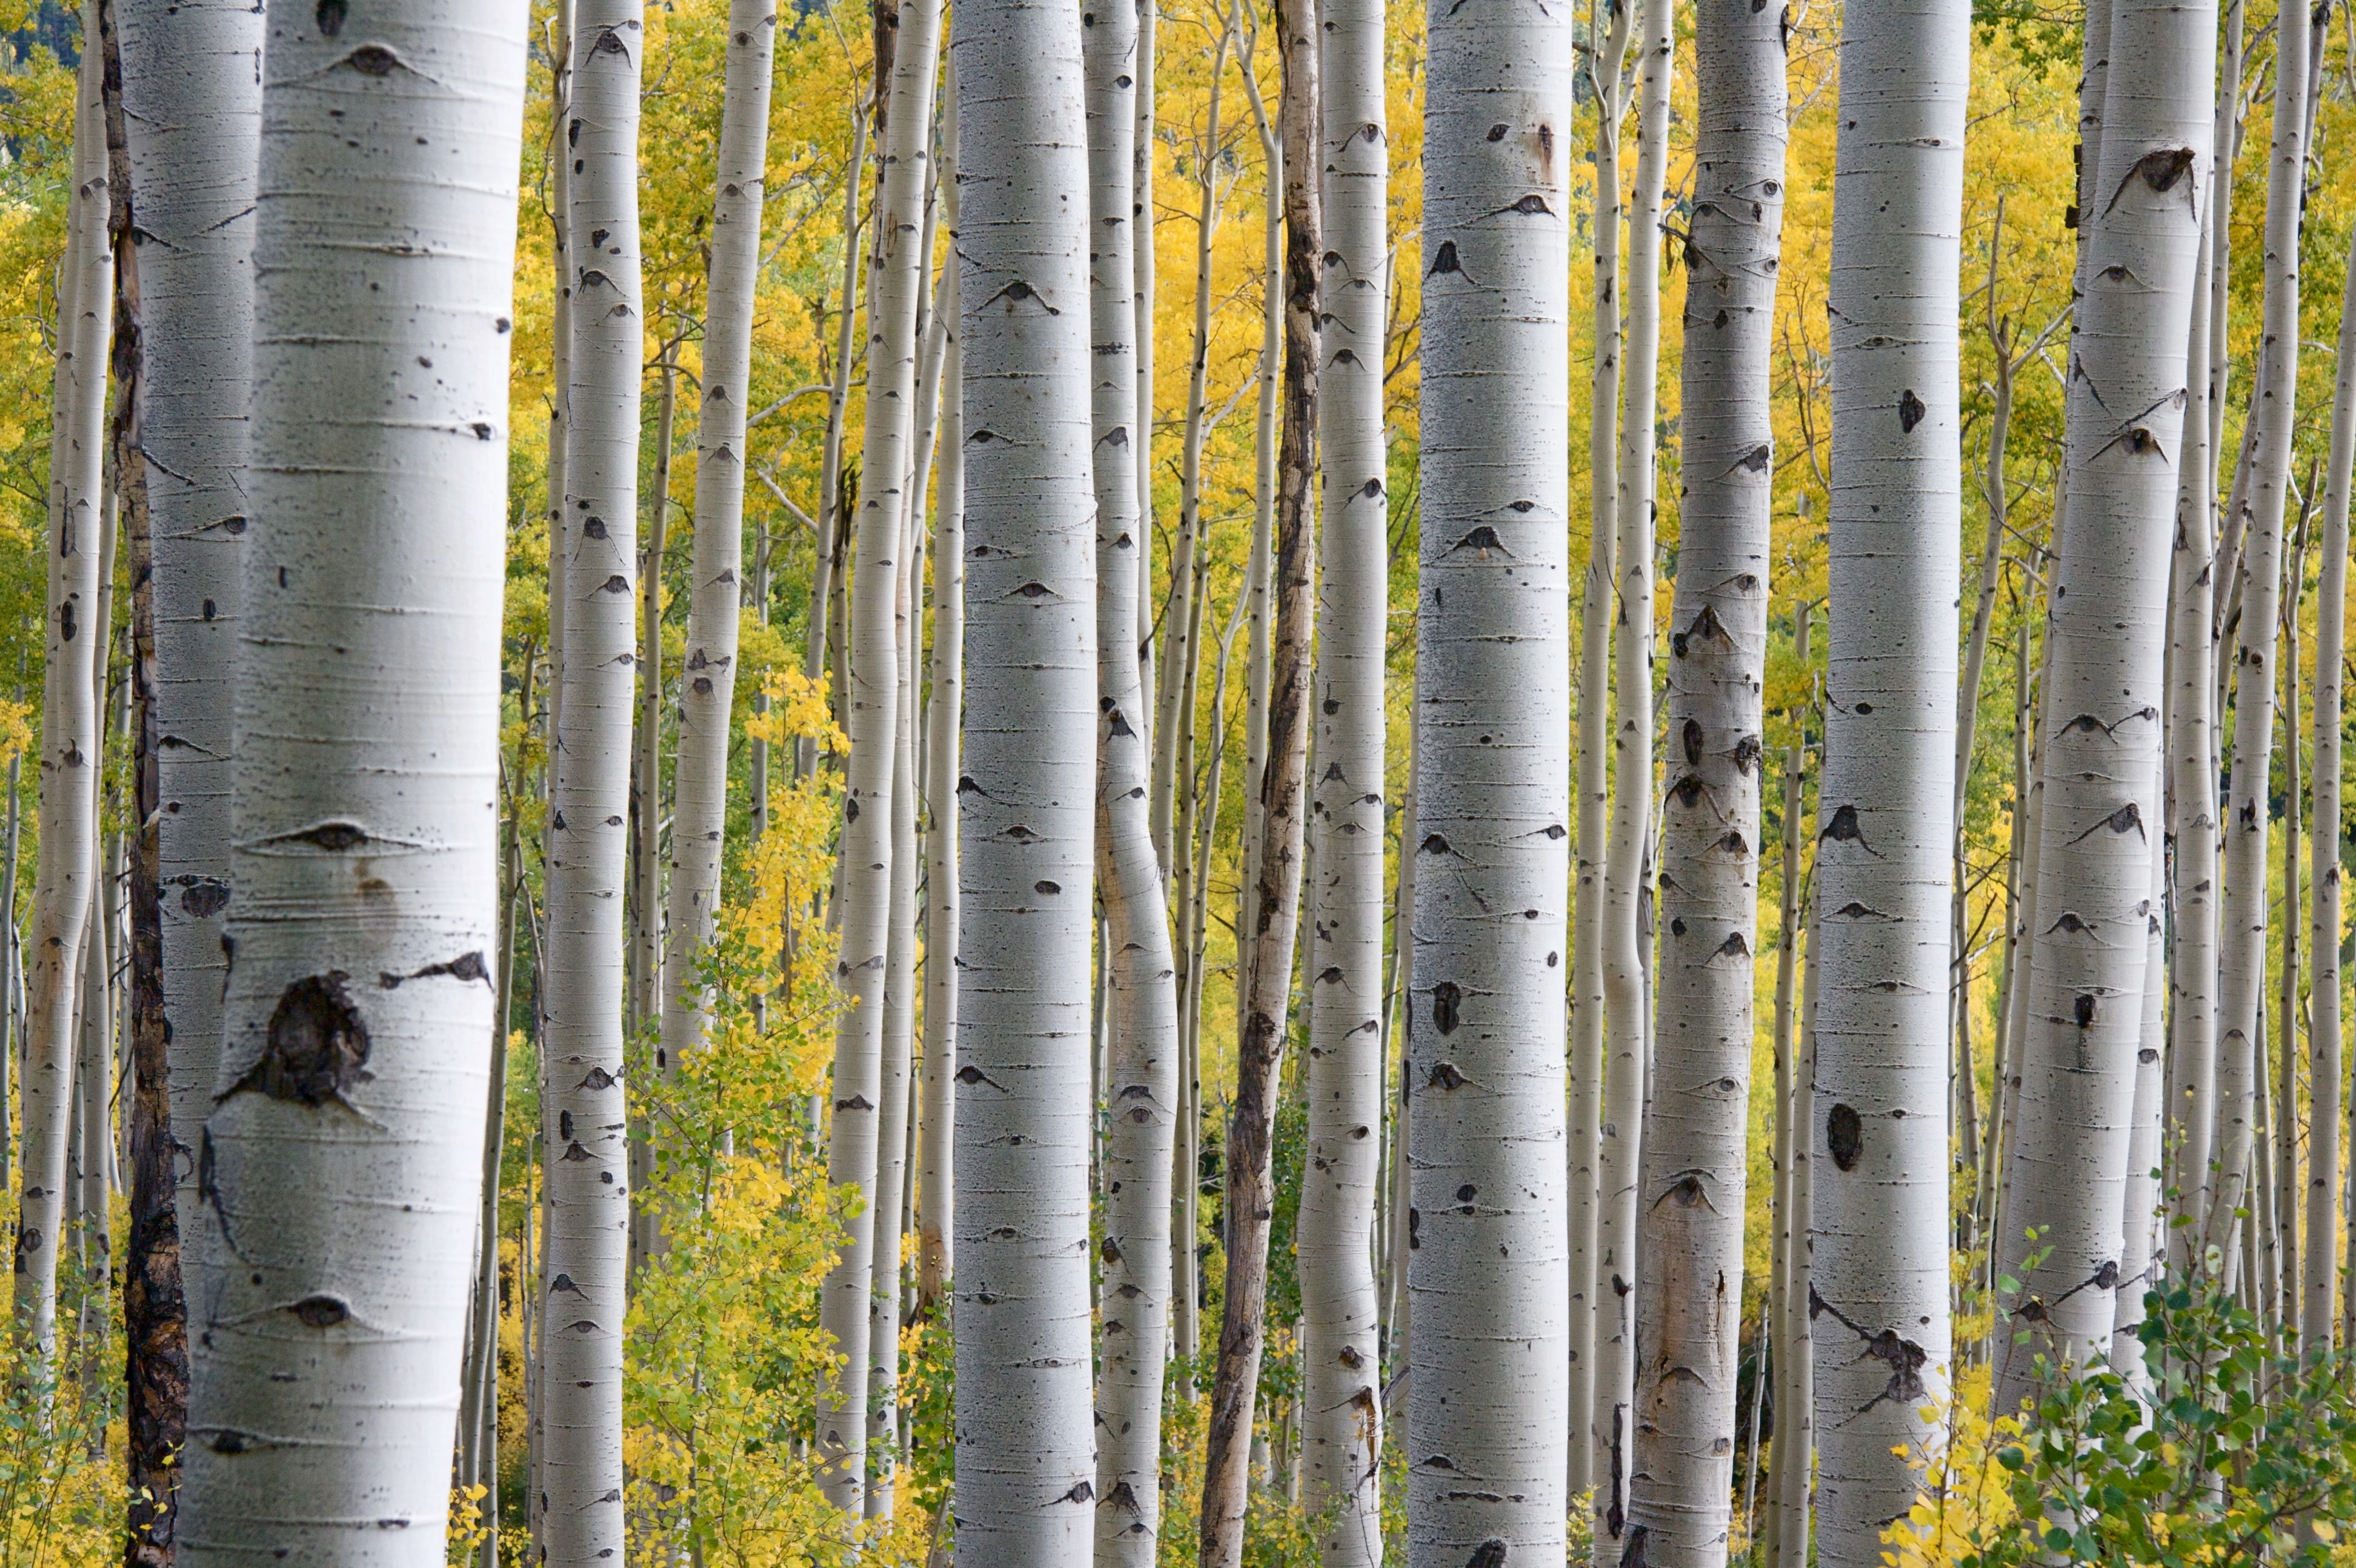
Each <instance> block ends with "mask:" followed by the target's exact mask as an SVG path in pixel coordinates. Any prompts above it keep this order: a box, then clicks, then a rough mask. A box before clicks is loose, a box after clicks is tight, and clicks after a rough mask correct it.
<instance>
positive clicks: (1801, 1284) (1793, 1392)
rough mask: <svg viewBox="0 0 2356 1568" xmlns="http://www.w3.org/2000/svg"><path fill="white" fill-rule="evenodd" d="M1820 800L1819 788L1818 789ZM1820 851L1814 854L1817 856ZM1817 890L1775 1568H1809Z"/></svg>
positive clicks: (1796, 1066)
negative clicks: (1811, 1129) (1810, 1323)
mask: <svg viewBox="0 0 2356 1568" xmlns="http://www.w3.org/2000/svg"><path fill="white" fill-rule="evenodd" d="M1817 798H1818V800H1819V801H1821V800H1822V798H1823V785H1822V784H1818V785H1817ZM1821 852H1822V851H1821V849H1820V850H1819V853H1820V854H1821ZM1823 900H1824V884H1823V883H1822V882H1821V881H1817V882H1815V884H1814V887H1813V890H1812V891H1811V893H1810V895H1809V899H1808V916H1807V919H1808V959H1807V968H1806V970H1805V971H1804V974H1803V976H1802V978H1801V981H1800V1038H1799V1055H1798V1058H1797V1060H1795V1061H1794V1063H1793V1068H1792V1104H1791V1115H1792V1127H1793V1133H1794V1136H1793V1139H1792V1178H1791V1194H1792V1219H1791V1223H1790V1227H1789V1228H1790V1231H1791V1233H1792V1240H1791V1244H1790V1246H1789V1248H1788V1249H1787V1250H1786V1252H1785V1254H1784V1259H1783V1323H1782V1325H1781V1327H1780V1328H1778V1329H1777V1331H1776V1341H1775V1366H1776V1377H1777V1385H1776V1386H1777V1391H1778V1392H1777V1393H1776V1396H1775V1408H1776V1409H1777V1410H1778V1411H1781V1412H1783V1414H1781V1415H1779V1416H1778V1417H1777V1418H1776V1422H1775V1446H1776V1447H1778V1448H1779V1449H1783V1456H1782V1458H1781V1459H1780V1460H1779V1461H1778V1468H1779V1469H1780V1470H1781V1472H1782V1474H1781V1476H1780V1477H1779V1480H1778V1485H1777V1497H1776V1501H1775V1514H1776V1527H1775V1552H1774V1559H1773V1563H1774V1568H1809V1564H1810V1563H1812V1562H1813V1561H1814V1558H1813V1556H1812V1555H1811V1553H1810V1551H1809V1546H1810V1540H1809V1524H1810V1521H1811V1520H1810V1516H1811V1514H1812V1512H1813V1501H1814V1499H1815V1456H1816V1349H1815V1337H1814V1336H1813V1335H1812V1334H1811V1332H1810V1331H1809V1316H1810V1313H1811V1312H1812V1310H1813V1307H1812V1304H1811V1292H1812V1291H1814V1289H1815V1285H1813V1284H1812V1283H1811V1281H1812V1278H1813V1275H1814V1271H1815V1263H1814V1256H1815V1153H1814V1152H1813V1146H1814V1143H1815V1135H1814V1134H1813V1133H1812V1132H1810V1131H1809V1129H1810V1128H1812V1127H1813V1126H1814V1125H1815V1093H1816V1092H1815V1077H1816V1004H1817V1001H1818V998H1819V996H1820V994H1821V991H1820V987H1819V986H1818V983H1817V982H1818V980H1819V979H1820V977H1821V976H1822V975H1823V969H1822V968H1821V966H1820V965H1818V964H1817V963H1816V953H1817V943H1818V941H1819V939H1820V938H1821V937H1822V936H1823V934H1824V902H1823Z"/></svg>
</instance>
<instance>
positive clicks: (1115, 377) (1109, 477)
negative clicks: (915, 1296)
mask: <svg viewBox="0 0 2356 1568" xmlns="http://www.w3.org/2000/svg"><path fill="white" fill-rule="evenodd" d="M1081 27H1082V30H1083V42H1082V48H1083V58H1084V59H1085V61H1086V65H1087V128H1088V142H1087V146H1088V211H1089V216H1090V219H1091V222H1090V224H1089V229H1088V234H1089V240H1090V243H1089V247H1088V301H1089V312H1088V314H1089V325H1090V338H1091V352H1090V354H1089V356H1088V366H1089V368H1088V389H1089V402H1090V433H1091V443H1090V450H1091V451H1092V452H1093V453H1094V463H1093V473H1094V479H1095V495H1096V512H1097V518H1096V556H1097V691H1098V696H1097V708H1098V720H1097V726H1096V737H1097V788H1096V869H1097V885H1098V894H1099V896H1100V897H1101V898H1102V900H1103V901H1104V912H1105V921H1106V925H1107V937H1108V949H1107V958H1108V962H1107V963H1106V964H1105V965H1104V968H1103V979H1104V982H1105V985H1106V986H1107V987H1108V993H1109V995H1108V1008H1107V1022H1108V1025H1109V1027H1110V1029H1111V1034H1112V1042H1111V1044H1112V1049H1111V1051H1110V1053H1109V1056H1108V1060H1107V1061H1106V1063H1105V1073H1104V1085H1103V1087H1104V1093H1103V1098H1102V1102H1101V1103H1102V1104H1104V1105H1105V1106H1106V1108H1107V1111H1108V1120H1107V1123H1106V1131H1105V1142H1104V1193H1105V1199H1104V1238H1103V1241H1102V1243H1101V1245H1100V1248H1099V1253H1098V1255H1099V1257H1100V1258H1101V1260H1102V1268H1103V1272H1102V1275H1101V1279H1100V1285H1099V1288H1100V1293H1101V1298H1102V1301H1103V1304H1104V1310H1103V1313H1102V1339H1101V1340H1100V1343H1099V1345H1098V1357H1099V1362H1100V1365H1101V1368H1102V1371H1101V1375H1100V1381H1099V1382H1098V1391H1097V1433H1098V1439H1097V1442H1098V1448H1097V1470H1096V1562H1097V1564H1098V1568H1152V1564H1153V1562H1154V1559H1155V1554H1156V1552H1158V1550H1159V1548H1160V1537H1161V1526H1162V1478H1161V1467H1162V1361H1163V1353H1164V1350H1165V1349H1166V1346H1165V1343H1164V1341H1165V1339H1166V1338H1167V1335H1168V1331H1169V1316H1170V1285H1171V1277H1170V1270H1169V1267H1168V1259H1169V1255H1170V1179H1171V1150H1172V1147H1173V1143H1174V1142H1175V1135H1176V1131H1177V1122H1178V1114H1179V1109H1180V1107H1181V1105H1182V1104H1183V1100H1182V1098H1181V1095H1180V1093H1179V1083H1178V1058H1179V1038H1178V972H1177V965H1176V963H1175V960H1174V959H1173V955H1172V953H1171V936H1170V912H1169V906H1168V903H1167V901H1166V898H1165V894H1164V892H1163V885H1162V867H1163V865H1164V864H1166V863H1167V861H1168V859H1169V854H1168V846H1166V845H1158V842H1157V839H1156V836H1155V824H1154V821H1153V803H1152V800H1151V795H1150V792H1151V789H1152V788H1154V787H1156V781H1155V780H1154V779H1153V777H1152V774H1153V762H1154V758H1153V752H1152V749H1151V742H1150V741H1149V738H1148V731H1149V729H1150V727H1151V720H1150V719H1149V717H1148V712H1147V709H1148V707H1149V705H1150V704H1151V702H1152V700H1153V698H1152V693H1151V691H1150V690H1149V689H1148V688H1146V687H1145V686H1144V685H1143V683H1142V681H1141V671H1140V667H1139V663H1138V637H1137V626H1138V603H1137V592H1138V580H1139V573H1138V558H1139V557H1140V555H1141V554H1142V553H1143V552H1144V551H1145V550H1146V549H1147V548H1148V545H1149V541H1150V539H1151V536H1150V535H1149V534H1148V533H1147V532H1146V531H1145V528H1144V524H1143V521H1142V519H1141V517H1140V516H1139V512H1138V507H1139V495H1140V491H1139V486H1138V473H1137V469H1138V457H1139V454H1140V453H1141V452H1142V451H1143V450H1144V430H1143V427H1142V426H1141V424H1140V423H1139V408H1140V405H1139V401H1138V389H1139V385H1140V383H1139V380H1138V374H1137V365H1136V356H1137V349H1138V345H1139V342H1140V335H1139V330H1138V328H1139V322H1138V319H1137V303H1136V293H1137V261H1136V257H1135V256H1134V255H1133V254H1132V253H1131V241H1132V240H1133V239H1134V237H1135V230H1136V224H1135V215H1136V202H1135V199H1134V197H1135V192H1134V188H1133V187H1134V182H1135V178H1136V170H1137V160H1136V151H1137V149H1136V138H1137V119H1138V111H1137V102H1136V81H1135V77H1134V74H1133V73H1134V72H1135V70H1136V69H1137V48H1138V37H1137V13H1136V11H1135V9H1134V8H1133V7H1130V6H1128V5H1120V4H1113V5H1105V6H1101V7H1098V9H1096V10H1093V11H1090V12H1087V13H1084V14H1083V16H1081ZM1149 325H1150V324H1149ZM1190 531H1191V530H1182V532H1190ZM1190 640H1191V639H1190ZM1190 640H1187V641H1182V640H1180V639H1177V638H1173V639H1172V649H1171V651H1172V660H1173V662H1172V663H1168V664H1165V665H1163V666H1162V668H1163V670H1164V671H1165V672H1166V673H1173V674H1176V675H1178V676H1179V677H1182V678H1183V675H1184V671H1183V667H1181V666H1180V665H1179V664H1178V663H1177V662H1176V661H1179V660H1183V659H1184V658H1185V656H1186V653H1187V648H1188V645H1189V641H1190ZM1185 717H1186V718H1187V719H1191V718H1192V717H1193V716H1192V714H1191V713H1189V714H1187V715H1185ZM1178 727H1179V726H1176V725H1173V730H1175V729H1176V728H1178ZM1192 849H1193V846H1192V845H1191V844H1190V843H1188V842H1187V841H1186V840H1185V839H1184V838H1183V837H1182V838H1181V839H1180V840H1179V847H1178V849H1177V851H1176V852H1177V853H1179V854H1183V855H1187V856H1189V857H1191V854H1192Z"/></svg>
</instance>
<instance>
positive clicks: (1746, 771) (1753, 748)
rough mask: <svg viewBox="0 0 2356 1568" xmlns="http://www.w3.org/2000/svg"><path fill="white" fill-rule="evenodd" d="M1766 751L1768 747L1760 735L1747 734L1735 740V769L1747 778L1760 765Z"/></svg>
mask: <svg viewBox="0 0 2356 1568" xmlns="http://www.w3.org/2000/svg"><path fill="white" fill-rule="evenodd" d="M1765 752H1766V747H1765V746H1764V745H1763V744H1762V742H1761V741H1760V739H1759V737H1758V736H1756V735H1745V736H1744V737H1742V739H1740V741H1736V742H1734V771H1735V772H1736V773H1740V774H1741V775H1742V776H1743V777H1745V778H1748V777H1750V776H1751V769H1753V768H1755V767H1757V766H1758V765H1759V759H1760V758H1761V757H1762V755H1764V754H1765Z"/></svg>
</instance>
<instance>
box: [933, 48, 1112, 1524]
mask: <svg viewBox="0 0 2356 1568" xmlns="http://www.w3.org/2000/svg"><path fill="white" fill-rule="evenodd" d="M954 28H955V48H956V51H957V69H958V82H959V98H958V105H957V112H958V115H959V117H960V120H961V123H960V125H959V127H958V134H959V137H960V141H961V152H962V155H963V162H962V164H961V165H960V168H959V175H960V177H961V179H962V180H963V182H964V193H965V196H966V197H967V199H966V202H965V209H964V212H963V215H962V219H963V221H962V224H961V226H960V228H959V230H958V258H959V264H960V266H961V268H962V270H963V271H962V275H961V276H960V278H959V280H958V289H959V291H960V295H961V301H962V309H963V311H964V330H963V338H964V345H965V399H966V402H965V420H966V423H967V425H968V427H969V433H968V435H967V437H966V446H967V457H966V473H965V496H966V513H965V524H966V538H967V547H966V563H967V564H966V582H967V597H966V720H967V722H966V731H965V759H964V767H963V769H962V771H961V773H959V783H958V795H957V801H958V809H959V810H960V811H961V812H962V813H963V814H964V820H963V822H962V823H961V824H960V825H959V834H960V844H961V846H962V860H961V863H960V869H959V872H958V878H959V891H958V918H959V923H960V929H959V936H958V1072H957V1079H958V1112H957V1116H958V1127H957V1134H956V1137H957V1159H956V1183H957V1194H958V1208H957V1229H956V1243H955V1248H956V1250H955V1254H954V1260H953V1261H954V1264H955V1267H956V1271H957V1282H958V1294H957V1296H956V1298H955V1299H956V1302H957V1310H956V1325H955V1327H956V1337H957V1368H956V1373H957V1377H956V1395H957V1408H956V1424H957V1434H958V1453H957V1461H958V1500H957V1513H958V1561H959V1563H960V1564H961V1565H963V1568H1077V1565H1079V1564H1082V1563H1087V1562H1088V1561H1089V1559H1090V1555H1091V1553H1090V1547H1091V1542H1092V1537H1093V1530H1092V1525H1093V1514H1094V1510H1093V1509H1091V1508H1090V1506H1089V1504H1090V1502H1091V1500H1092V1499H1093V1498H1094V1495H1095V1488H1094V1484H1093V1483H1094V1477H1095V1473H1096V1456H1095V1443H1094V1440H1093V1437H1092V1435H1091V1424H1092V1423H1091V1416H1092V1411H1091V1400H1090V1389H1089V1369H1090V1358H1091V1349H1092V1347H1091V1345H1090V1342H1089V1341H1090V1334H1089V1316H1090V1314H1089V1284H1090V1282H1089V1277H1088V1275H1089V1269H1088V1257H1087V1252H1088V1129H1089V1122H1090V1120H1091V1115H1090V1106H1089V1104H1088V1102H1087V1082H1088V1074H1087V1051H1088V1049H1089V1043H1088V1042H1089V1028H1088V1012H1089V1003H1090V999H1091V998H1090V994H1089V993H1090V987H1089V974H1088V967H1089V947H1090V944H1091V942H1092V940H1093V937H1094V929H1093V928H1094V924H1095V923H1094V921H1093V919H1092V917H1091V912H1090V909H1089V903H1090V901H1089V898H1088V877H1089V868H1090V859H1091V849H1092V845H1093V842H1094V828H1095V823H1094V816H1095V813H1094V811H1093V809H1092V807H1093V796H1094V793H1095V790H1094V785H1095V780H1096V712H1097V697H1098V664H1097V658H1096V606H1097V584H1096V572H1095V560H1094V553H1095V551H1094V543H1095V539H1094V534H1093V531H1092V529H1093V524H1094V517H1093V514H1094V511H1095V500H1094V497H1093V496H1092V495H1091V492H1090V484H1091V477H1090V476H1091V472H1092V471H1091V467H1090V464H1089V434H1090V416H1089V409H1090V405H1089V397H1088V387H1089V380H1088V375H1089V371H1088V357H1089V354H1088V348H1089V310H1088V282H1087V244H1088V235H1087V229H1088V222H1087V204H1086V203H1085V202H1084V201H1080V200H1078V199H1076V197H1077V195H1078V193H1080V192H1083V191H1086V190H1087V188H1088V186H1087V178H1088V166H1087V121H1086V106H1085V101H1084V98H1083V85H1082V77H1083V68H1082V47H1081V37H1080V32H1081V29H1080V18H1079V13H1078V11H1077V10H1076V9H1073V8H1058V7H1042V8H1031V7H1018V6H1000V7H989V6H981V7H970V6H960V7H958V11H957V15H956V18H955V22H954Z"/></svg>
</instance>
